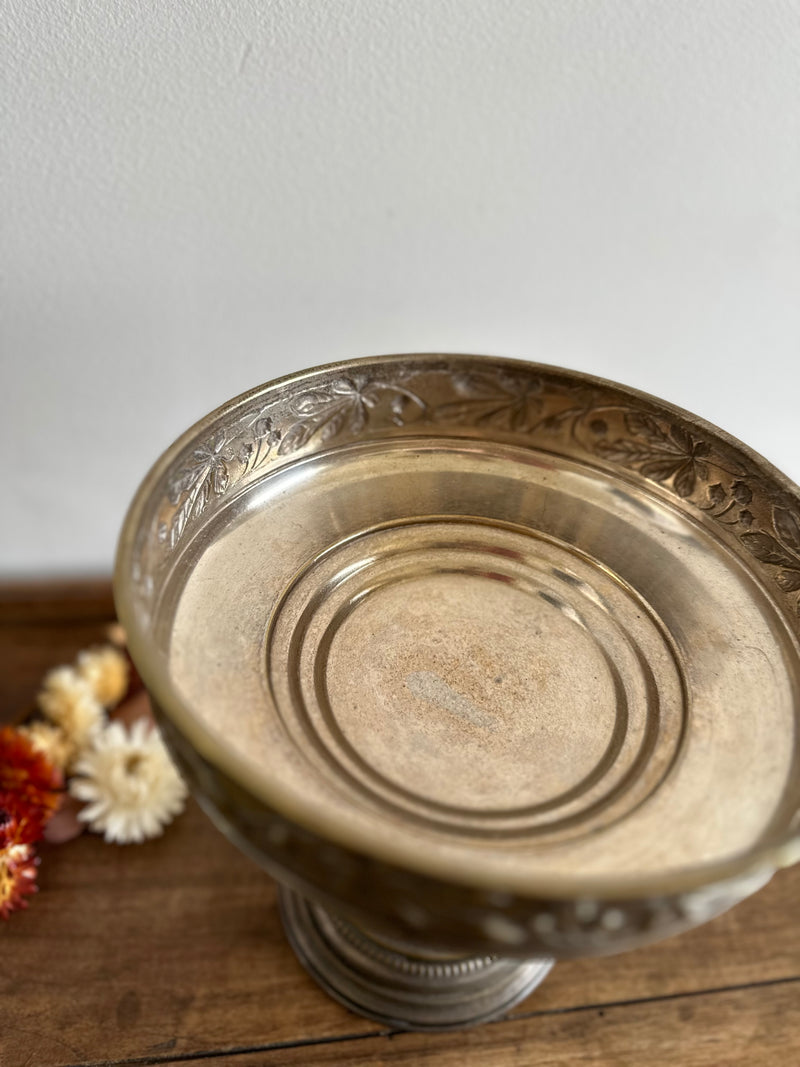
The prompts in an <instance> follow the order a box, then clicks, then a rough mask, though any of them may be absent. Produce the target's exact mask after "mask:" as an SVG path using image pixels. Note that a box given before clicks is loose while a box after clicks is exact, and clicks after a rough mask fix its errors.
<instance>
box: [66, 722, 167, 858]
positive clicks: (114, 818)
mask: <svg viewBox="0 0 800 1067" xmlns="http://www.w3.org/2000/svg"><path fill="white" fill-rule="evenodd" d="M75 775H76V777H74V778H72V779H71V780H70V782H69V791H70V793H71V794H72V796H73V797H75V798H76V799H77V800H82V801H85V802H86V803H87V807H85V808H83V809H82V810H81V811H80V812H79V813H78V818H79V819H81V821H83V822H87V823H88V824H89V827H90V829H92V830H95V831H96V832H97V833H103V834H104V835H105V839H106V841H117V842H119V844H121V845H124V844H128V843H129V842H131V841H144V840H145V839H146V838H149V837H158V835H159V834H160V833H161V832H162V830H163V829H164V827H165V826H166V825H167V824H168V823H170V822H171V821H172V819H173V818H174V816H176V815H178V814H179V813H180V812H181V811H182V810H183V805H184V800H185V799H186V794H187V789H186V786H185V785H184V782H183V779H182V778H181V777H180V775H179V774H178V772H177V771H176V769H175V766H174V765H173V763H172V760H171V759H170V758H169V755H168V754H167V750H166V748H165V747H164V742H163V741H162V740H161V736H160V735H159V733H158V731H157V730H155V729H154V728H151V726H150V725H149V723H147V722H146V721H145V720H144V719H137V720H136V722H135V723H134V724H133V726H132V727H131V729H130V732H128V731H127V730H126V729H125V727H124V726H123V725H122V724H121V723H118V722H112V723H111V724H110V725H108V726H107V727H106V728H105V729H104V730H103V731H102V732H101V733H100V734H98V735H97V737H96V738H95V739H94V744H93V746H92V747H91V748H90V749H87V750H86V752H84V753H83V754H82V756H81V758H80V759H79V760H78V762H77V763H76V765H75Z"/></svg>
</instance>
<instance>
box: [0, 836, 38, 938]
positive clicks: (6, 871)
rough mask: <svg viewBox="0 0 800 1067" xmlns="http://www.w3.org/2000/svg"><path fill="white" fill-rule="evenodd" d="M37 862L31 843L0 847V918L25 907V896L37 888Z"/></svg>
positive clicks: (10, 843) (26, 904)
mask: <svg viewBox="0 0 800 1067" xmlns="http://www.w3.org/2000/svg"><path fill="white" fill-rule="evenodd" d="M2 833H3V830H0V834H2ZM38 863H39V857H38V856H37V855H36V853H35V851H34V848H33V845H29V844H19V843H16V842H13V843H12V842H9V843H8V844H6V845H5V847H4V848H0V918H3V919H7V918H8V917H9V915H10V914H11V912H12V911H17V910H18V909H19V908H27V906H28V901H27V900H26V899H25V898H26V897H29V896H30V895H31V894H32V893H35V892H36V890H37V885H36V867H37V865H38Z"/></svg>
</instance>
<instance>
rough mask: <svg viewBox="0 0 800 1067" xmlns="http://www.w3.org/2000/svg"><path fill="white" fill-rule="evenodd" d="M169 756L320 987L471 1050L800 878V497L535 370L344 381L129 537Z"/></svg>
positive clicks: (201, 426)
mask: <svg viewBox="0 0 800 1067" xmlns="http://www.w3.org/2000/svg"><path fill="white" fill-rule="evenodd" d="M114 582H115V596H116V602H117V607H118V612H119V617H120V619H121V621H122V623H123V624H124V626H125V628H126V630H127V632H128V638H129V644H130V649H131V653H132V655H133V658H134V661H135V663H136V666H137V668H138V669H139V671H140V673H141V675H142V678H143V679H144V681H145V684H146V686H147V688H148V690H149V693H150V695H151V697H152V700H153V703H154V706H155V707H156V709H157V712H158V714H159V718H160V722H161V726H162V729H163V732H164V735H165V737H166V739H167V742H168V744H169V745H170V747H171V749H172V752H173V754H174V756H175V758H176V760H177V762H178V763H179V765H180V767H181V769H182V770H183V772H184V774H185V776H186V777H187V779H188V780H189V782H190V783H191V784H192V786H193V788H194V791H195V793H196V795H197V797H198V799H199V800H200V802H201V803H202V804H203V806H204V807H205V809H206V810H207V811H208V813H209V814H210V815H211V817H212V818H213V819H214V820H215V822H216V823H217V824H218V825H219V826H220V827H221V828H222V829H223V831H224V832H225V833H226V834H228V835H229V836H230V837H231V839H232V840H234V841H235V842H236V843H237V844H239V845H240V846H241V847H242V848H243V849H245V851H247V852H248V853H249V854H250V855H252V856H253V857H254V858H255V859H256V860H257V861H258V862H259V863H261V864H262V865H263V866H264V867H266V869H267V870H268V871H270V872H271V874H273V875H274V877H275V878H276V879H277V880H278V882H279V883H280V887H281V902H282V911H283V917H284V924H285V927H286V930H287V934H288V937H289V939H290V941H291V942H292V944H293V946H294V948H295V950H296V951H297V953H298V955H299V957H300V959H301V960H302V962H303V963H304V964H305V966H306V967H307V968H308V970H309V971H310V972H311V973H312V975H314V977H315V978H316V979H317V980H318V981H319V982H320V983H321V984H322V985H323V986H324V987H325V988H326V989H327V990H328V991H329V992H331V993H332V994H333V995H334V996H336V997H337V998H338V999H340V1000H341V1001H343V1002H344V1003H345V1004H347V1005H348V1006H349V1007H351V1008H352V1009H353V1010H355V1011H357V1012H360V1013H361V1014H364V1015H367V1016H370V1017H372V1018H376V1019H379V1020H381V1021H383V1022H386V1023H389V1024H391V1025H394V1026H404V1027H410V1028H417V1029H446V1028H452V1027H458V1026H465V1025H469V1024H472V1023H476V1022H481V1021H483V1020H486V1019H489V1018H492V1017H494V1016H496V1015H499V1014H501V1013H503V1012H505V1011H506V1010H508V1008H510V1007H511V1006H512V1005H513V1004H514V1003H516V1002H517V1001H519V1000H520V999H521V998H522V997H523V996H525V995H526V994H527V993H528V992H530V990H531V989H532V988H533V987H534V986H535V985H536V984H537V983H538V982H539V981H541V979H542V978H543V977H544V975H545V974H546V972H547V970H548V969H549V967H550V966H551V964H552V961H553V960H554V959H561V958H568V957H575V956H585V955H598V954H603V953H613V952H620V951H623V950H627V949H631V948H634V947H636V946H638V945H641V944H644V943H646V942H650V941H654V940H657V939H660V938H663V937H667V936H669V935H672V934H675V933H678V932H680V931H682V930H686V929H688V928H690V927H693V926H696V925H697V924H699V923H701V922H704V921H706V920H707V919H710V918H712V917H713V916H715V915H717V914H719V913H720V912H722V911H724V910H725V909H727V908H730V907H731V906H732V905H734V904H736V903H737V902H738V901H740V900H742V899H743V898H744V897H746V896H748V895H749V894H751V893H753V892H754V891H756V890H757V889H758V888H759V887H761V886H762V885H764V883H765V882H766V881H767V880H768V879H769V878H770V876H771V875H772V874H773V872H774V871H775V870H776V868H778V867H780V866H782V865H787V864H789V863H791V862H793V861H795V860H796V859H798V858H800V769H799V766H798V745H797V734H798V715H799V714H800V712H799V710H798V709H799V708H800V645H799V643H798V642H799V639H800V491H798V488H797V487H796V486H795V485H793V484H792V483H791V482H790V481H789V480H788V479H787V478H786V477H784V476H783V475H782V474H780V473H779V472H778V471H776V470H775V469H774V468H773V467H771V466H770V465H769V464H768V463H767V462H766V461H765V460H764V459H762V458H761V457H759V456H757V455H756V454H754V453H753V452H752V451H751V450H750V449H748V448H746V447H745V446H744V445H742V444H740V443H739V442H738V441H735V440H734V439H733V438H731V437H730V436H728V435H727V434H725V433H723V432H722V431H720V430H718V429H716V428H714V427H713V426H710V425H709V424H708V423H706V422H704V421H702V420H701V419H698V418H696V417H695V416H693V415H690V414H688V413H687V412H685V411H681V410H678V409H677V408H675V407H672V406H671V405H669V404H666V403H663V402H661V401H658V400H656V399H654V398H652V397H649V396H646V395H644V394H642V393H639V392H636V391H634V390H632V389H627V388H625V387H623V386H620V385H616V384H613V383H610V382H607V381H603V380H600V379H597V378H593V377H590V376H588V375H585V374H578V373H574V372H570V371H565V370H559V369H556V368H552V367H547V366H542V365H535V364H528V363H522V362H517V361H513V360H504V359H491V358H485V357H475V356H450V355H447V356H443V355H401V356H387V357H382V358H375V359H366V360H355V361H352V362H348V363H341V364H337V365H332V366H324V367H318V368H314V369H312V370H309V371H306V372H303V373H300V374H295V375H292V376H290V377H287V378H283V379H281V380H278V381H275V382H270V383H268V384H267V385H264V386H261V387H259V388H258V389H255V390H253V391H252V392H249V393H247V394H245V395H244V396H241V397H238V398H237V399H235V400H232V401H230V402H229V403H227V404H224V405H223V406H222V407H220V408H218V409H217V410H216V411H214V412H213V413H212V414H210V415H208V416H207V417H206V418H205V419H203V420H202V421H201V422H199V423H198V424H197V425H196V426H194V427H193V428H192V429H191V430H189V431H188V432H187V433H186V434H184V435H183V436H182V437H181V438H179V439H178V440H177V441H176V442H175V444H174V445H172V446H171V447H170V448H169V449H167V451H166V452H165V453H164V455H163V456H162V457H161V458H160V459H159V460H158V462H157V463H156V465H155V466H154V467H153V469H152V470H151V471H150V473H149V474H148V475H147V477H146V478H145V480H144V482H143V484H142V486H141V488H140V489H139V492H138V493H137V495H136V497H135V499H134V501H133V503H132V505H131V508H130V510H129V512H128V515H127V518H126V520H125V524H124V527H123V530H122V535H121V539H120V544H119V550H118V556H117V563H116V572H115V579H114Z"/></svg>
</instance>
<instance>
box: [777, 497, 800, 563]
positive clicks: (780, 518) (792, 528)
mask: <svg viewBox="0 0 800 1067" xmlns="http://www.w3.org/2000/svg"><path fill="white" fill-rule="evenodd" d="M772 522H773V524H774V526H775V532H776V533H777V535H778V537H780V539H781V541H782V542H783V544H784V545H786V547H787V548H790V549H792V551H793V552H800V522H798V520H797V517H796V516H795V515H793V514H792V513H791V511H789V510H788V509H787V508H779V507H774V508H773V509H772Z"/></svg>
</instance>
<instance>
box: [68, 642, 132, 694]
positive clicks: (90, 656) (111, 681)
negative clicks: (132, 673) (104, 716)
mask: <svg viewBox="0 0 800 1067" xmlns="http://www.w3.org/2000/svg"><path fill="white" fill-rule="evenodd" d="M78 675H79V677H81V678H83V680H84V681H85V682H88V683H89V686H90V687H91V689H92V692H93V693H94V695H95V696H96V697H97V699H98V700H99V701H100V703H101V704H102V705H103V707H104V708H113V707H115V706H116V705H117V704H119V702H120V700H122V698H123V697H124V696H125V694H126V693H127V691H128V661H127V660H126V659H125V657H124V656H123V654H122V653H121V652H120V650H119V649H118V648H113V647H112V646H111V645H104V646H101V647H98V648H90V649H89V650H88V651H87V652H81V654H80V655H79V656H78Z"/></svg>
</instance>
